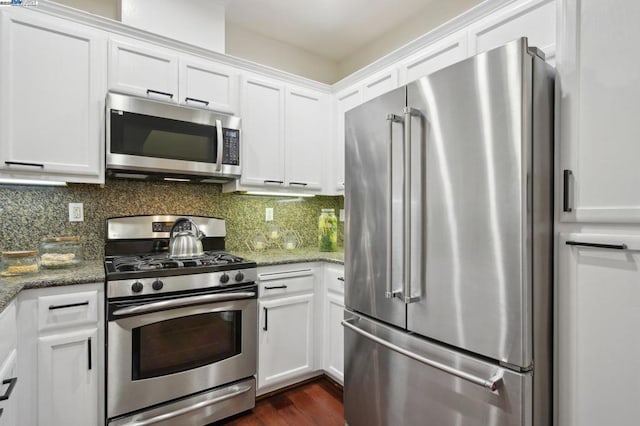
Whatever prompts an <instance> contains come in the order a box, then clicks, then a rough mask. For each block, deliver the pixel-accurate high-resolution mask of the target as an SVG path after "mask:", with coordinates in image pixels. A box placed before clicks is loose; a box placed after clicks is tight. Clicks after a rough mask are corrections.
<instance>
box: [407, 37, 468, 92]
mask: <svg viewBox="0 0 640 426" xmlns="http://www.w3.org/2000/svg"><path fill="white" fill-rule="evenodd" d="M466 57H467V33H466V32H465V31H460V32H458V33H455V34H453V35H450V36H448V37H446V38H444V39H443V40H440V41H438V42H436V43H433V44H432V45H429V46H427V47H426V48H424V49H421V50H420V51H419V52H418V53H415V54H413V55H411V56H410V57H408V58H407V59H404V60H403V61H401V62H400V65H399V79H400V84H407V83H410V82H412V81H414V80H417V79H419V78H420V77H424V76H425V75H428V74H431V73H432V72H434V71H438V70H439V69H442V68H444V67H447V66H449V65H451V64H455V63H456V62H459V61H461V60H463V59H466Z"/></svg>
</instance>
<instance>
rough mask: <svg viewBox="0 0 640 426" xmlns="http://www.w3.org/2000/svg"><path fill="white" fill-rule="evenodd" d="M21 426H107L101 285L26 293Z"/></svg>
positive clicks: (21, 320) (21, 313) (21, 309)
mask: <svg viewBox="0 0 640 426" xmlns="http://www.w3.org/2000/svg"><path fill="white" fill-rule="evenodd" d="M18 302H19V303H18V313H17V314H18V315H17V317H18V325H19V334H18V351H20V353H21V354H24V356H23V355H21V356H20V363H19V365H18V367H19V370H18V373H19V376H20V393H19V400H18V404H19V410H18V414H19V416H20V423H19V424H20V426H36V425H47V426H75V425H78V426H80V425H83V426H84V425H102V424H104V343H103V342H104V332H103V330H104V293H103V284H83V285H74V286H65V287H50V288H44V289H36V290H25V291H22V292H21V293H20V295H19V299H18Z"/></svg>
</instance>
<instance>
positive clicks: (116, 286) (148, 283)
mask: <svg viewBox="0 0 640 426" xmlns="http://www.w3.org/2000/svg"><path fill="white" fill-rule="evenodd" d="M256 281H258V272H257V270H256V269H255V268H247V269H242V270H241V271H240V270H229V271H221V272H207V273H201V274H184V275H172V276H166V277H150V278H137V279H136V278H131V279H123V280H114V281H107V298H116V297H132V296H149V295H154V294H161V293H170V292H175V291H185V290H198V289H207V288H215V287H218V288H223V287H225V286H230V285H238V284H249V283H253V282H256Z"/></svg>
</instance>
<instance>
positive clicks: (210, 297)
mask: <svg viewBox="0 0 640 426" xmlns="http://www.w3.org/2000/svg"><path fill="white" fill-rule="evenodd" d="M255 296H256V292H255V291H241V292H237V293H219V294H207V295H204V296H191V297H182V298H180V299H174V300H164V301H162V302H153V303H147V304H145V305H137V306H128V307H126V308H122V309H117V310H115V311H113V314H112V315H113V316H121V315H132V314H143V313H147V312H154V311H163V310H166V309H176V308H182V307H184V306H192V305H202V304H204V303H211V302H226V301H229V300H241V299H251V298H254V297H255Z"/></svg>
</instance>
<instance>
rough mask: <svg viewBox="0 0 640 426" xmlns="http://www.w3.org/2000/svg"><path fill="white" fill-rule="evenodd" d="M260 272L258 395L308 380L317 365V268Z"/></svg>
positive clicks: (297, 267)
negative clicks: (315, 326) (315, 301)
mask: <svg viewBox="0 0 640 426" xmlns="http://www.w3.org/2000/svg"><path fill="white" fill-rule="evenodd" d="M286 266H288V267H290V269H282V268H281V267H280V268H279V267H273V268H261V269H259V271H258V276H259V281H260V298H259V301H258V309H259V316H258V318H259V320H258V332H259V344H258V394H261V393H265V392H270V391H272V390H275V389H277V388H278V387H282V386H287V385H289V384H292V383H295V382H297V381H299V380H304V379H305V378H308V376H309V374H310V373H312V372H313V371H314V370H315V364H314V347H315V345H314V325H315V324H314V312H315V309H314V300H315V298H314V278H315V275H316V268H315V267H305V265H304V264H295V265H286Z"/></svg>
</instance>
